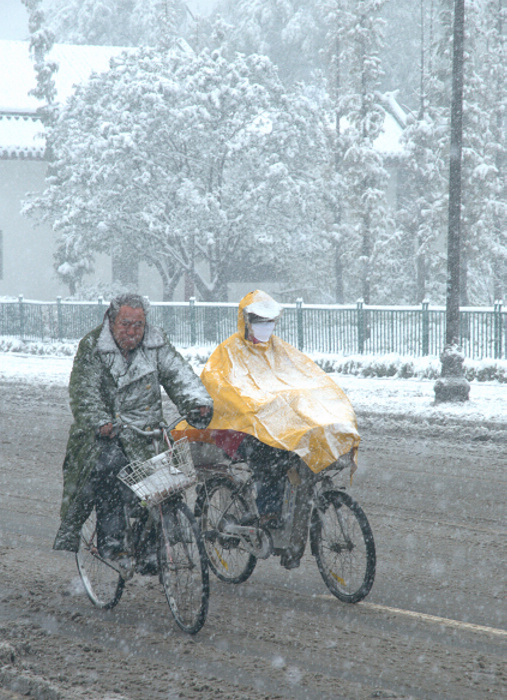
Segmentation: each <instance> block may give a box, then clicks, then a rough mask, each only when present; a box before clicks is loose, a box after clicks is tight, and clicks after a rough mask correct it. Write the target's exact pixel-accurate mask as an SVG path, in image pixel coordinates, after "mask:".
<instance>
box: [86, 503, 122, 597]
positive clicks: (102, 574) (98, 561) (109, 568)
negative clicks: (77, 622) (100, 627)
mask: <svg viewBox="0 0 507 700" xmlns="http://www.w3.org/2000/svg"><path fill="white" fill-rule="evenodd" d="M76 563H77V568H78V571H79V575H80V577H81V581H82V582H83V586H84V588H85V591H86V594H87V595H88V597H89V598H90V600H91V601H92V603H93V604H94V605H96V606H97V607H98V608H102V609H104V610H108V609H110V608H113V607H114V606H115V605H116V604H117V603H118V602H119V600H120V598H121V594H122V593H123V588H124V586H125V579H124V578H123V577H122V576H121V575H120V573H119V571H118V570H117V569H115V568H114V566H113V565H112V564H111V563H110V562H108V561H106V560H105V559H102V557H100V556H99V553H98V548H97V516H96V513H95V508H94V509H93V510H92V512H91V513H90V515H89V517H88V519H87V520H86V522H85V523H84V525H83V527H82V528H81V536H80V538H79V549H78V551H77V552H76Z"/></svg>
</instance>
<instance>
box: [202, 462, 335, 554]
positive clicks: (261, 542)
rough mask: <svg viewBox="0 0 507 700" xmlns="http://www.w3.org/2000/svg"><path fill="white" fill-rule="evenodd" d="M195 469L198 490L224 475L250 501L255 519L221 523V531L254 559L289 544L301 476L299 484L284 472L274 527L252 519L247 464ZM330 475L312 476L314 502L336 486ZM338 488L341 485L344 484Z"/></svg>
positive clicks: (252, 496)
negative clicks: (279, 510)
mask: <svg viewBox="0 0 507 700" xmlns="http://www.w3.org/2000/svg"><path fill="white" fill-rule="evenodd" d="M339 471H341V470H334V474H333V475H336V474H337V473H338V472H339ZM197 472H198V476H199V479H200V483H199V485H198V487H197V488H198V490H199V489H200V490H203V489H204V491H206V482H207V481H208V480H209V479H210V478H212V477H214V476H220V477H225V478H227V479H229V480H230V482H231V483H232V484H233V485H234V489H235V491H236V492H237V493H238V494H240V495H241V496H242V497H243V498H244V499H245V500H246V501H247V503H248V504H249V508H250V510H251V514H252V516H253V518H252V519H253V521H254V522H252V524H241V523H236V522H228V523H226V525H225V526H224V533H225V534H227V535H230V536H234V537H237V538H239V539H240V540H241V542H242V545H243V547H244V548H245V549H246V551H248V552H249V553H250V554H252V555H253V556H255V557H256V558H257V559H267V558H268V557H270V556H271V555H272V554H274V553H275V552H279V551H283V550H286V549H288V548H289V547H290V544H291V536H292V533H293V529H294V527H295V521H296V518H297V498H296V495H297V489H298V486H299V485H300V483H301V480H300V479H299V484H298V483H297V481H296V480H295V479H291V477H290V475H288V476H287V478H286V483H285V487H284V493H283V505H282V516H281V520H282V522H283V526H282V527H277V528H276V529H275V528H270V527H269V526H260V525H259V524H258V522H255V521H258V517H259V513H258V510H257V505H256V501H255V484H254V477H253V474H252V471H251V469H250V468H249V467H248V465H246V464H245V463H243V462H239V461H235V460H231V462H230V463H229V464H215V465H202V466H201V467H197ZM333 475H332V474H331V473H328V474H322V475H316V476H315V479H314V483H313V485H312V488H311V495H310V499H311V502H312V503H313V504H314V505H316V504H318V502H319V499H320V498H321V496H322V494H323V493H324V492H325V491H326V490H328V489H332V488H336V486H335V484H334V483H333ZM245 477H246V478H245ZM340 488H342V489H343V488H344V487H340ZM229 507H230V505H229ZM310 512H311V509H309V510H308V513H307V514H306V517H305V520H306V522H305V523H301V525H302V526H303V527H308V526H309V519H310ZM226 516H227V508H226V509H225V511H224V512H223V513H222V517H224V518H225V517H226Z"/></svg>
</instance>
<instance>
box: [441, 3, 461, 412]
mask: <svg viewBox="0 0 507 700" xmlns="http://www.w3.org/2000/svg"><path fill="white" fill-rule="evenodd" d="M464 33H465V0H455V2H454V29H453V56H452V98H451V149H450V159H449V223H448V233H447V293H446V328H445V347H444V350H443V352H442V353H441V355H440V360H441V362H442V370H441V375H440V377H439V379H437V381H436V382H435V386H434V390H435V401H436V402H443V401H467V400H468V396H469V393H470V384H469V383H468V381H467V380H466V378H465V376H464V373H463V360H464V356H463V352H462V349H461V347H460V345H459V338H460V315H459V302H460V253H461V236H460V234H461V154H462V141H463V43H464Z"/></svg>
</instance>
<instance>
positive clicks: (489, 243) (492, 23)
mask: <svg viewBox="0 0 507 700" xmlns="http://www.w3.org/2000/svg"><path fill="white" fill-rule="evenodd" d="M502 6H503V2H502V0H499V1H497V2H484V0H473V1H472V0H470V2H468V3H467V13H466V24H465V26H466V37H465V84H464V109H463V198H462V199H463V212H462V222H463V226H462V235H463V250H462V269H461V280H460V281H461V290H462V291H461V303H462V304H464V305H467V304H470V303H489V304H492V303H493V301H494V300H495V299H497V298H499V297H498V296H497V294H498V293H500V294H501V292H502V291H503V290H501V289H500V287H501V286H502V285H501V278H502V273H501V272H500V271H501V269H502V268H503V270H504V271H505V262H506V259H507V247H506V246H507V233H506V228H507V216H506V214H507V201H506V189H505V177H506V174H505V170H504V165H503V164H504V162H505V149H506V146H505V139H506V126H505V107H506V105H507V93H506V81H505V77H504V73H505V53H504V43H505V36H504V34H503V31H499V29H500V28H501V27H502V20H505V17H503V18H502V14H504V13H505V11H504V12H503V13H502ZM502 171H503V172H502ZM499 272H500V275H499V274H498V273H499ZM504 274H505V272H504ZM499 283H500V285H499Z"/></svg>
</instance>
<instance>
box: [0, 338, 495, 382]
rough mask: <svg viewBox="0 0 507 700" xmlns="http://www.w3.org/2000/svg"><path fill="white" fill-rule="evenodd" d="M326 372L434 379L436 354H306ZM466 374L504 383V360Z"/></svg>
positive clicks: (65, 349) (14, 344) (202, 355)
mask: <svg viewBox="0 0 507 700" xmlns="http://www.w3.org/2000/svg"><path fill="white" fill-rule="evenodd" d="M77 345H78V344H77V341H76V342H73V341H68V342H66V343H57V342H47V343H46V342H29V341H23V340H19V338H14V337H10V336H4V337H1V336H0V352H17V353H22V354H26V355H60V356H74V354H75V352H76V350H77ZM178 349H179V351H180V352H181V354H182V355H183V356H184V357H186V358H187V360H188V361H189V362H190V363H191V365H192V366H193V367H194V368H195V369H196V370H198V369H199V368H200V367H202V365H204V363H205V362H206V360H207V359H208V357H209V356H210V354H211V353H212V351H213V347H212V346H209V347H204V346H202V347H191V348H178ZM308 354H309V356H310V357H312V359H313V360H315V362H316V363H317V364H318V365H319V367H322V369H323V370H324V371H325V372H329V373H331V372H336V373H337V374H352V375H354V376H357V377H384V378H385V377H392V378H393V379H412V378H414V379H430V380H433V379H437V377H439V376H440V369H441V365H440V360H439V358H438V357H407V356H405V355H396V354H389V355H379V356H372V355H349V356H347V357H344V356H342V355H324V354H319V353H308ZM464 367H465V376H466V378H467V379H468V380H469V381H474V380H475V381H478V382H491V381H498V382H500V383H502V384H507V360H493V359H484V360H469V359H465V364H464Z"/></svg>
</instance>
